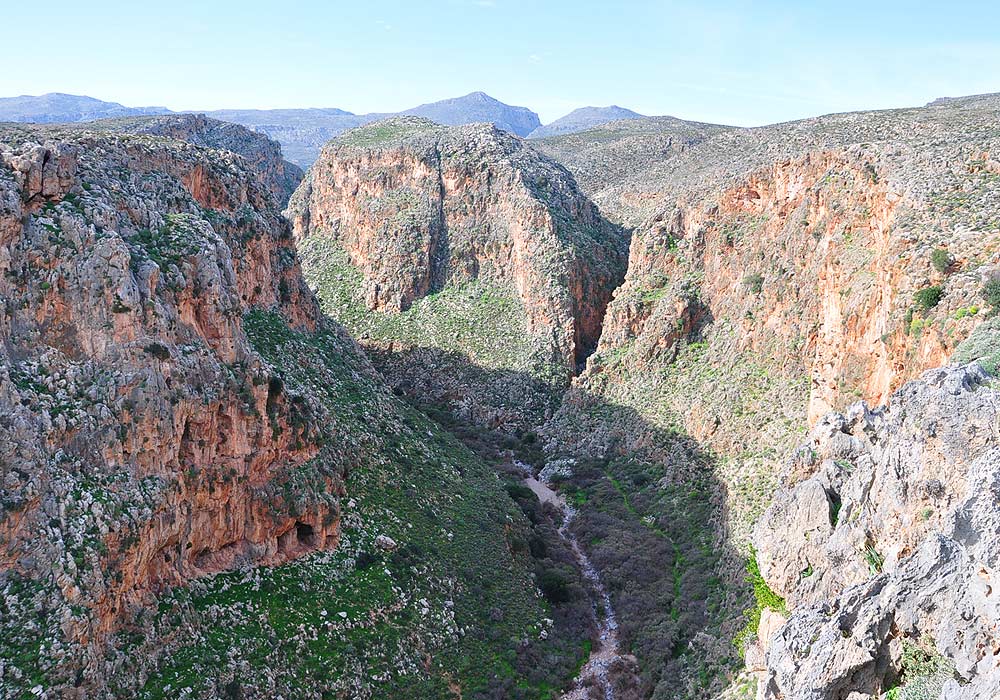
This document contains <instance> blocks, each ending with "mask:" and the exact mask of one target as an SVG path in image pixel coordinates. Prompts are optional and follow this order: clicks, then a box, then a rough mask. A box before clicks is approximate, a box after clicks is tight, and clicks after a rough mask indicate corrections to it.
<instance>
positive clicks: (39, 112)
mask: <svg viewBox="0 0 1000 700" xmlns="http://www.w3.org/2000/svg"><path fill="white" fill-rule="evenodd" d="M169 112H170V110H169V109H167V108H166V107H124V106H122V105H120V104H118V103H117V102H105V101H103V100H98V99H95V98H93V97H86V96H84V95H66V94H63V93H60V92H50V93H46V94H45V95H37V96H35V95H21V96H20V97H0V122H35V123H43V124H45V123H61V122H85V121H91V120H94V119H109V118H114V117H134V116H140V115H146V114H168V113H169Z"/></svg>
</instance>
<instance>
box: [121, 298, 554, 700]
mask: <svg viewBox="0 0 1000 700" xmlns="http://www.w3.org/2000/svg"><path fill="white" fill-rule="evenodd" d="M247 330H248V334H249V336H250V338H251V341H252V342H253V344H254V346H255V348H256V349H257V350H258V351H259V352H260V353H261V355H262V356H264V358H265V359H266V360H267V361H268V362H269V363H271V364H272V365H273V366H274V368H275V369H276V371H277V372H278V373H279V374H280V376H281V377H282V378H283V380H284V382H285V385H286V387H287V389H288V391H289V392H290V393H291V394H295V393H296V392H298V393H311V394H312V395H313V396H316V397H318V398H319V399H320V404H321V409H320V410H321V411H324V412H325V415H323V416H322V417H323V418H325V419H326V420H325V421H321V422H325V424H326V426H327V438H328V443H327V446H326V447H324V449H323V451H321V453H320V455H319V456H318V457H317V458H316V460H314V461H313V463H311V464H310V465H309V467H308V469H315V470H318V471H322V470H323V469H330V468H334V469H341V468H342V469H344V470H346V472H347V493H348V496H347V498H345V499H343V500H344V501H346V503H344V504H343V513H342V526H343V531H342V541H341V545H340V547H338V548H337V549H336V550H335V551H333V552H328V553H320V554H316V555H313V556H309V557H307V558H305V559H303V560H300V561H297V562H294V563H291V564H287V565H284V566H279V567H276V568H273V569H267V568H256V569H249V570H247V571H242V572H239V571H238V572H232V573H227V574H222V575H218V576H214V577H211V578H208V579H203V580H201V581H196V582H194V583H193V584H192V586H191V587H190V588H188V589H182V590H177V591H175V592H174V593H173V594H172V595H171V596H170V597H169V598H167V599H165V600H164V601H163V603H162V604H161V605H160V608H159V611H158V613H157V614H156V615H155V619H152V620H146V621H145V625H146V629H147V630H148V629H149V628H150V626H151V627H152V628H153V629H155V630H156V634H155V635H153V637H152V638H154V639H158V640H160V641H159V642H158V643H156V644H154V646H159V645H160V644H162V643H163V640H165V639H170V640H171V641H170V642H169V643H168V647H167V651H166V652H165V653H164V654H163V655H162V656H160V658H159V660H158V662H157V663H155V665H154V668H152V669H151V671H150V673H149V677H148V679H147V680H146V682H145V684H144V686H143V687H142V688H141V690H140V691H139V692H138V693H136V697H139V698H168V697H183V696H184V693H183V691H182V689H184V688H190V689H191V691H190V694H191V696H193V697H216V696H218V695H219V694H222V695H223V696H226V697H243V695H240V693H244V694H245V695H246V696H247V697H271V696H272V694H275V693H284V694H286V695H289V696H291V697H297V698H303V697H323V698H327V697H329V698H333V697H343V698H364V697H379V698H385V697H389V698H391V697H399V698H403V697H406V698H410V697H421V698H450V697H457V693H458V692H461V694H462V697H465V698H473V697H490V696H499V697H511V698H517V697H524V698H543V697H552V696H553V693H552V687H553V684H555V683H558V682H564V681H565V679H564V678H553V677H551V675H550V674H549V673H548V672H547V671H546V669H545V666H544V665H542V664H538V663H537V659H538V658H540V655H543V654H545V653H559V650H556V649H548V648H546V645H547V644H549V643H548V642H542V641H539V636H540V633H541V632H542V630H543V629H545V627H546V624H547V623H546V622H545V620H544V618H546V616H547V615H548V611H547V608H546V605H545V603H544V602H543V601H542V600H541V599H539V598H538V597H537V595H536V588H535V585H534V583H533V580H532V578H531V574H530V560H529V558H528V556H527V554H526V552H525V550H526V549H527V547H526V544H525V542H526V540H525V534H526V532H527V529H526V528H527V523H526V522H525V520H524V518H523V516H522V514H521V512H520V511H519V509H517V508H516V506H514V504H513V503H512V501H511V500H510V499H509V498H508V497H507V496H506V494H505V493H504V491H503V488H502V486H501V484H500V482H499V480H498V478H497V476H496V474H495V473H494V472H493V471H492V470H491V469H489V468H488V467H487V466H486V465H485V464H484V463H483V462H482V461H480V460H479V459H477V458H476V457H475V456H474V455H473V454H472V453H471V452H470V451H469V450H468V449H466V448H465V447H463V446H462V445H461V444H460V443H458V442H457V441H456V440H455V439H453V438H452V437H450V436H449V435H448V434H447V433H445V432H443V431H442V430H440V429H439V427H438V426H437V425H436V424H435V423H433V422H431V421H429V420H428V419H426V418H424V417H423V416H422V415H421V414H419V413H418V412H416V411H414V410H413V409H410V408H408V407H406V406H405V405H404V404H402V403H401V402H399V401H396V400H395V399H393V398H392V397H391V396H390V395H389V394H388V392H386V391H385V390H384V388H383V387H382V386H381V385H380V382H379V381H378V380H377V379H376V378H375V377H374V376H373V375H372V374H371V372H370V370H369V369H368V367H367V365H366V363H364V361H363V360H362V359H361V358H360V356H359V353H358V352H357V348H356V346H355V345H354V344H353V342H352V341H350V340H349V339H347V338H346V337H344V336H343V335H342V334H339V333H335V332H332V331H329V330H321V331H319V332H317V333H316V334H313V335H308V334H301V333H297V332H293V331H290V330H289V329H288V328H287V326H285V324H284V322H283V321H282V320H281V319H280V318H279V317H277V316H276V315H273V314H269V313H262V312H254V313H252V314H250V315H249V316H248V317H247ZM308 469H307V470H306V471H308ZM304 478H306V479H308V475H307V476H306V477H304ZM290 497H294V492H293V493H291V494H290ZM382 534H384V535H388V536H389V537H391V538H393V539H394V540H395V541H396V542H397V543H398V545H399V548H398V549H396V550H395V551H391V552H390V551H383V550H382V549H380V548H379V547H377V546H376V545H375V544H374V541H375V538H376V537H377V536H378V535H382ZM147 635H148V632H147ZM141 637H142V636H141V635H137V634H135V633H132V634H131V635H130V633H129V632H128V631H126V632H125V633H123V635H122V638H121V640H120V642H121V643H122V644H124V645H125V646H126V649H127V651H125V652H123V655H122V659H121V660H122V661H123V662H124V663H125V666H124V668H125V669H129V668H130V667H129V663H130V662H131V661H132V660H133V659H135V658H139V657H140V656H141V653H142V652H144V651H147V650H144V649H143V642H142V638H141ZM130 641H131V642H132V644H131V647H129V642H130ZM128 649H130V650H131V651H128ZM136 652H139V653H138V654H137V653H136ZM131 675H132V672H131V671H130V670H125V671H123V673H122V674H121V676H120V678H128V677H129V676H131ZM126 685H128V684H127V683H123V684H122V687H121V693H122V694H126V693H127V692H128V691H127V689H126V687H125V686H126ZM497 694H499V695H497Z"/></svg>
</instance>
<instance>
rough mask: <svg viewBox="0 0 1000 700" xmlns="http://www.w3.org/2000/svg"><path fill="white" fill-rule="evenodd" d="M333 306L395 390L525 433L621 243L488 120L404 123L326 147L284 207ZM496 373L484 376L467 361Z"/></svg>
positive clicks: (603, 288)
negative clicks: (466, 123) (460, 124)
mask: <svg viewBox="0 0 1000 700" xmlns="http://www.w3.org/2000/svg"><path fill="white" fill-rule="evenodd" d="M288 215H289V217H290V218H291V220H292V222H293V226H294V230H295V236H296V239H297V240H298V242H299V247H300V250H301V251H302V255H303V260H304V262H305V270H306V274H307V278H308V279H309V280H310V283H311V284H313V285H315V286H316V288H317V289H318V291H319V295H320V298H321V299H322V301H323V306H324V309H325V310H326V311H327V312H328V313H330V314H331V315H332V316H334V317H335V318H337V319H338V320H340V321H341V322H342V323H344V324H345V325H346V326H347V327H348V329H349V330H350V331H351V332H352V333H353V334H354V335H355V336H356V337H358V338H360V339H361V340H362V342H363V343H364V344H366V345H367V346H369V347H370V348H372V349H373V350H376V351H379V350H380V351H382V352H376V354H377V355H379V356H380V357H382V356H383V355H384V357H382V360H380V361H379V365H380V367H381V368H382V369H383V370H384V371H385V372H386V373H387V374H388V376H390V377H391V379H392V381H393V382H394V384H395V385H396V387H397V388H399V389H400V390H401V391H408V392H410V393H417V394H423V395H424V396H425V399H426V400H427V401H429V402H431V403H434V402H438V401H448V402H450V403H452V404H453V405H462V406H463V409H462V412H463V413H465V414H467V415H468V416H470V417H473V418H474V420H475V422H479V423H484V424H490V425H499V424H508V429H511V430H513V429H515V428H519V429H530V428H531V427H533V426H534V425H536V424H537V423H538V422H540V421H541V419H543V418H544V416H545V415H546V413H547V412H548V410H549V407H548V405H547V404H548V399H547V398H546V396H547V395H548V393H549V392H548V391H547V390H546V388H545V387H546V386H550V387H559V386H562V385H564V384H565V382H566V381H567V380H568V378H569V376H570V375H571V374H572V373H573V372H574V370H575V367H576V366H577V364H578V363H581V362H582V360H583V359H584V358H585V357H586V356H587V354H588V353H589V352H590V351H591V350H592V349H593V347H594V345H595V344H596V341H597V338H598V336H599V334H600V331H601V323H602V318H603V312H604V308H605V306H606V304H607V302H608V300H609V299H610V296H611V292H612V290H613V289H614V288H615V287H616V286H617V284H618V283H619V282H620V280H621V277H622V275H623V273H624V266H625V245H626V243H625V240H624V237H623V235H622V233H621V231H620V230H618V229H616V228H615V227H613V226H611V225H610V224H608V223H607V222H606V221H604V220H603V219H602V218H601V217H600V215H599V214H598V212H597V210H596V208H595V207H594V206H593V205H592V204H591V203H590V202H589V201H588V200H587V199H586V198H585V197H583V196H582V195H581V194H580V193H579V191H578V190H577V189H576V185H575V183H574V182H573V180H572V178H571V177H570V176H569V174H568V173H566V171H565V170H563V169H562V168H560V167H559V166H557V165H556V164H555V163H553V162H552V161H550V160H548V159H546V158H544V157H543V156H541V155H539V154H538V153H536V152H535V151H534V150H532V149H531V148H530V147H528V146H527V145H525V144H524V142H522V141H521V140H519V139H517V138H515V137H512V136H510V135H508V134H505V133H503V132H501V131H500V130H498V129H497V128H495V127H493V126H486V125H473V126H468V127H452V128H445V127H438V126H435V125H434V124H433V123H431V122H429V121H427V120H422V119H416V118H398V119H392V120H388V121H385V122H379V123H376V124H372V125H369V126H365V127H362V128H360V129H356V130H353V131H351V132H348V133H347V134H344V135H343V136H341V137H340V138H338V139H335V140H334V141H332V142H331V143H330V144H329V145H328V146H327V147H326V148H325V149H324V151H323V154H322V156H321V158H320V160H319V161H318V162H317V164H316V165H315V166H314V167H313V168H312V169H311V170H310V171H309V173H308V174H307V176H306V180H305V181H304V182H303V184H302V186H301V187H300V188H299V190H298V191H297V192H296V194H295V196H294V197H293V198H292V201H291V203H290V205H289V208H288ZM468 363H471V364H472V365H473V366H474V367H475V368H478V370H487V371H489V372H492V373H493V376H492V378H490V379H489V380H488V381H486V382H485V383H486V386H483V383H484V379H486V378H484V377H483V376H480V374H479V372H478V371H477V370H476V369H473V368H466V367H463V365H465V364H468Z"/></svg>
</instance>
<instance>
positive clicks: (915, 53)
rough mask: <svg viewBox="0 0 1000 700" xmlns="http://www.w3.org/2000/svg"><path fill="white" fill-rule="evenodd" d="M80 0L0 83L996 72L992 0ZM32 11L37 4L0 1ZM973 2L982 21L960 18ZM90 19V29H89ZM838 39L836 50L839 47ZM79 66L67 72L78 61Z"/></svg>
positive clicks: (233, 88) (808, 77)
mask: <svg viewBox="0 0 1000 700" xmlns="http://www.w3.org/2000/svg"><path fill="white" fill-rule="evenodd" d="M116 5H117V3H107V2H97V3H92V4H89V5H87V6H81V5H79V4H77V3H71V2H68V1H67V0H55V2H54V4H52V5H50V6H48V9H49V11H51V12H53V13H56V14H58V16H60V18H61V20H60V22H58V23H53V25H52V26H49V27H47V28H46V33H45V34H44V35H43V36H44V49H43V50H41V51H40V50H39V46H38V35H36V34H33V33H30V32H14V33H10V34H9V35H8V37H7V39H6V41H5V44H4V46H3V48H0V56H3V58H5V59H6V60H8V61H9V62H11V63H13V64H15V65H16V64H17V62H18V61H22V62H23V60H24V59H23V58H21V57H23V56H27V55H30V56H31V57H32V58H31V71H30V72H29V71H9V72H7V73H6V74H4V75H2V76H0V96H19V95H40V94H44V93H49V92H61V93H68V94H76V95H87V96H90V97H95V98H98V99H101V100H107V101H112V102H119V103H121V104H123V105H126V106H129V107H142V106H153V105H156V106H165V107H167V108H169V109H172V110H175V111H202V110H204V111H211V110H215V109H291V108H309V107H316V108H338V109H343V110H347V111H350V112H353V113H356V114H364V113H369V112H394V111H399V110H403V109H407V108H410V107H414V106H416V105H418V104H422V103H428V102H434V101H437V100H441V99H447V98H451V97H457V96H460V95H465V94H468V93H470V92H475V91H482V92H485V93H487V94H489V95H491V96H493V97H495V98H497V99H498V100H501V101H502V102H505V103H507V104H511V105H516V106H523V107H528V108H530V109H532V110H534V111H536V112H538V114H539V115H540V117H541V119H542V121H543V122H544V123H548V122H551V121H553V120H554V119H557V118H559V117H561V116H563V115H565V114H566V113H568V112H570V111H572V110H573V109H576V108H579V107H585V106H598V107H603V106H607V105H612V104H614V105H619V106H621V107H626V108H628V109H632V110H635V111H637V112H640V113H642V114H649V115H658V114H669V115H673V116H677V117H681V118H684V119H691V120H697V121H707V122H716V123H725V124H733V125H740V126H753V125H759V124H768V123H775V122H783V121H789V120H793V119H799V118H803V117H809V116H816V115H819V114H826V113H831V112H844V111H853V110H859V109H882V108H894V107H908V106H917V105H922V104H925V103H927V102H929V101H931V100H933V99H935V98H938V97H945V96H957V95H967V94H978V93H986V92H995V91H998V90H1000V83H998V81H997V79H996V76H997V75H998V74H1000V40H998V39H997V38H996V37H995V32H993V30H992V27H994V26H995V25H996V21H997V20H1000V8H997V7H996V6H995V5H992V4H989V3H985V2H959V3H953V4H952V5H951V6H950V8H949V10H948V12H942V11H941V10H940V9H939V8H938V7H929V6H928V7H924V6H913V5H912V4H909V3H904V2H895V1H893V2H886V3H878V4H877V6H876V5H875V4H873V3H862V2H860V1H858V0H849V1H848V2H845V3H842V4H840V5H839V6H838V7H836V8H827V7H802V6H800V5H799V4H797V3H792V2H784V1H775V0H772V1H771V2H765V3H754V4H753V5H751V4H750V3H748V2H715V3H711V4H698V3H687V2H626V3H621V4H617V5H612V4H609V3H605V2H574V3H569V2H562V1H559V2H548V3H544V5H538V6H536V4H532V3H528V2H526V1H524V0H438V1H437V2H433V3H421V4H419V6H418V5H416V4H412V3H404V2H388V1H384V0H383V1H382V2H370V3H368V4H367V5H365V6H363V7H362V6H359V5H357V4H344V3H332V4H325V3H320V2H316V1H315V0H305V1H301V2H289V3H284V4H283V5H281V6H280V7H274V6H273V4H271V3H264V2H260V1H257V2H240V3H236V2H232V1H231V0H225V1H223V2H219V3H215V4H213V5H212V6H208V7H206V6H202V5H201V4H199V3H195V2H193V1H192V0H179V1H178V2H176V3H173V4H172V5H171V6H169V7H167V6H148V7H139V6H134V7H130V8H129V10H128V11H127V12H122V10H121V9H120V7H119V6H116ZM6 14H7V15H8V19H9V20H10V26H18V25H25V26H27V25H28V24H30V22H32V21H33V20H34V19H35V18H34V11H33V10H32V8H29V7H26V6H15V7H11V8H9V9H8V11H7V13H6ZM973 15H974V16H975V17H976V18H977V20H976V22H975V23H970V22H969V20H968V17H970V16H973ZM80 37H87V39H86V41H81V39H80ZM831 58H833V60H831ZM67 67H69V68H71V69H72V70H71V71H68V70H67Z"/></svg>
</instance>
